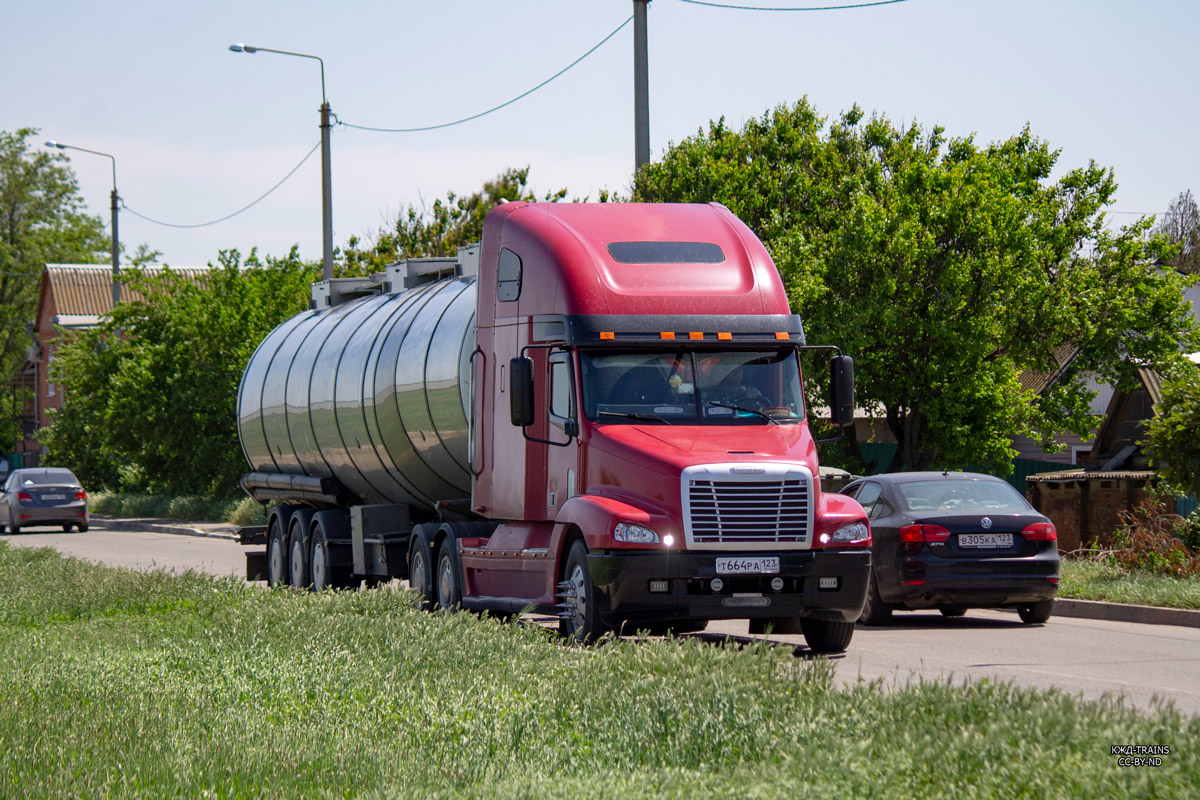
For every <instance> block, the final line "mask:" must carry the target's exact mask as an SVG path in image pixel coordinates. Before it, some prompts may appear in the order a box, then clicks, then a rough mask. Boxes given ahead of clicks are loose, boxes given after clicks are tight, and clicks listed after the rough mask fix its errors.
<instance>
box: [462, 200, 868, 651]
mask: <svg viewBox="0 0 1200 800" xmlns="http://www.w3.org/2000/svg"><path fill="white" fill-rule="evenodd" d="M478 293H479V294H478V298H479V300H478V317H477V326H478V327H477V349H476V351H475V354H474V356H473V358H472V367H473V372H472V385H473V387H474V393H473V398H474V399H473V403H474V406H475V409H476V413H474V414H472V417H471V418H472V420H473V429H472V432H471V443H472V453H471V461H472V470H473V471H474V472H475V480H474V484H473V492H472V510H473V511H474V513H476V514H478V515H480V516H481V517H485V518H488V519H492V520H496V521H497V522H499V523H500V524H499V526H498V527H497V529H496V530H495V531H494V532H493V533H492V534H491V535H490V536H489V537H487V538H486V539H483V538H479V537H476V538H467V539H463V540H461V541H460V542H459V547H458V551H459V552H458V556H459V564H458V565H454V566H457V568H458V572H459V573H460V574H461V577H462V585H461V587H460V588H461V599H462V602H463V604H464V605H466V606H468V607H477V608H496V607H505V608H509V609H512V610H517V609H519V608H524V607H526V606H530V605H532V606H534V607H535V608H538V609H540V610H543V611H553V612H555V613H558V614H559V615H560V617H561V618H562V620H563V623H562V626H563V629H564V632H566V633H567V634H569V635H573V636H579V637H581V638H585V639H591V638H595V637H596V636H598V635H600V634H602V633H603V632H605V631H608V630H613V629H619V628H621V627H622V626H623V627H624V629H625V630H633V629H636V628H638V627H650V628H656V627H662V626H670V625H674V626H675V627H676V628H677V629H686V628H688V627H690V626H696V625H698V624H702V623H703V622H704V621H706V620H709V619H722V618H745V617H749V618H751V620H752V621H757V624H755V625H753V627H757V628H761V627H764V626H766V625H770V626H773V627H774V629H775V630H777V631H780V632H783V631H785V630H794V629H796V628H800V629H803V630H804V631H805V633H806V634H807V633H808V632H809V631H812V632H813V634H812V635H811V636H810V637H809V638H810V640H811V641H810V643H811V642H812V641H815V642H817V643H818V644H819V645H821V646H822V647H821V649H840V648H839V647H836V646H831V645H837V644H839V643H840V642H841V639H843V638H844V639H845V640H846V641H848V638H849V636H848V633H849V631H850V630H852V625H853V620H854V619H855V618H856V617H857V615H858V613H859V612H860V611H861V607H862V602H863V598H864V595H865V591H866V576H867V569H868V565H869V562H870V555H869V549H868V547H869V543H870V533H869V528H868V526H867V520H866V515H865V513H864V512H863V511H862V509H861V507H859V506H858V505H857V503H855V502H854V501H853V500H850V499H849V498H846V497H843V496H842V495H839V494H833V493H829V494H827V493H824V492H822V491H821V486H820V481H819V479H818V477H817V476H818V471H817V457H816V447H815V444H814V441H813V437H812V435H811V432H810V428H809V425H808V418H807V412H806V409H805V404H804V392H803V385H802V377H801V369H800V360H799V351H800V349H801V348H803V347H805V346H806V342H805V336H804V330H803V326H802V324H801V321H800V319H799V317H797V316H795V315H793V314H792V313H791V310H790V308H789V307H788V302H787V296H786V292H785V290H784V287H783V285H782V282H781V281H780V278H779V275H778V272H777V271H776V269H775V267H774V264H773V263H772V262H771V259H770V257H769V256H768V254H767V252H766V250H765V248H764V247H763V246H762V244H761V243H760V242H759V240H758V239H757V238H756V237H755V236H754V234H753V233H752V232H750V230H749V229H748V228H747V227H746V226H745V225H744V224H743V223H741V221H740V220H738V219H737V218H736V217H735V216H734V215H733V214H731V213H730V212H729V211H728V210H727V209H725V208H724V207H723V206H720V205H717V204H713V205H708V206H697V205H640V204H613V205H604V204H598V205H587V204H525V203H508V204H504V205H502V206H501V207H499V208H498V209H496V210H495V211H493V212H492V214H491V215H489V217H488V219H487V221H486V222H485V229H484V239H483V242H482V255H481V260H480V273H479V286H478ZM845 391H846V389H843V392H845ZM850 405H851V406H852V401H851V402H850ZM796 632H799V631H796ZM842 646H844V645H842Z"/></svg>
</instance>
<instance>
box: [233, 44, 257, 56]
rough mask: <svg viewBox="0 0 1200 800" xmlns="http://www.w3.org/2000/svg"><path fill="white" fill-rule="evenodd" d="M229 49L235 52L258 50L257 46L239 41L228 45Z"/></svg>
mask: <svg viewBox="0 0 1200 800" xmlns="http://www.w3.org/2000/svg"><path fill="white" fill-rule="evenodd" d="M229 49H230V50H232V51H233V52H235V53H257V52H258V48H257V47H251V46H250V45H248V44H242V43H240V42H239V43H238V44H231V45H229Z"/></svg>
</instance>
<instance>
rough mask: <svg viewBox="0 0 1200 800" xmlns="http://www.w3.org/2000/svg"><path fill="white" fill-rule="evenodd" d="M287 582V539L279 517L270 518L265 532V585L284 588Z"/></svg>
mask: <svg viewBox="0 0 1200 800" xmlns="http://www.w3.org/2000/svg"><path fill="white" fill-rule="evenodd" d="M287 582H288V563H287V538H286V537H285V536H284V535H283V523H282V522H281V521H280V519H279V517H272V518H271V527H270V529H269V530H268V531H267V585H268V586H286V585H287Z"/></svg>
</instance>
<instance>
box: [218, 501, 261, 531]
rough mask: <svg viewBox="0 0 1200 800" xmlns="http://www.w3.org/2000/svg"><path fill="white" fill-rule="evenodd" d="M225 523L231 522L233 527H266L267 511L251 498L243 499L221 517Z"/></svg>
mask: <svg viewBox="0 0 1200 800" xmlns="http://www.w3.org/2000/svg"><path fill="white" fill-rule="evenodd" d="M222 519H224V520H225V521H226V522H231V523H233V524H234V525H266V524H267V510H266V506H264V505H262V504H260V503H258V502H256V501H255V500H254V498H252V497H243V498H242V499H241V500H238V501H236V504H235V505H233V506H232V507H231V508H230V509H229V511H228V512H227V513H226V514H225V516H223V517H222Z"/></svg>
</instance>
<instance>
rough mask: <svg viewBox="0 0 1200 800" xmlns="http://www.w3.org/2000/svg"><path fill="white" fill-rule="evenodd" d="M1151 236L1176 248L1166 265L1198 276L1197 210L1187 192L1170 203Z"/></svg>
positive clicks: (1199, 240)
mask: <svg viewBox="0 0 1200 800" xmlns="http://www.w3.org/2000/svg"><path fill="white" fill-rule="evenodd" d="M1154 232H1155V233H1157V234H1159V235H1160V236H1162V237H1164V238H1165V239H1166V240H1167V241H1169V242H1171V244H1173V245H1175V246H1176V248H1178V249H1177V250H1176V251H1175V252H1174V253H1173V254H1172V255H1171V256H1169V257H1168V258H1167V263H1168V264H1170V265H1171V266H1173V267H1175V268H1176V269H1178V270H1179V271H1180V272H1186V273H1189V274H1191V275H1200V208H1197V207H1196V200H1195V198H1193V197H1192V193H1191V191H1190V190H1189V191H1186V192H1183V193H1181V194H1180V195H1179V196H1178V197H1176V198H1175V199H1174V200H1172V201H1171V205H1170V206H1169V207H1168V208H1167V213H1166V214H1164V215H1163V218H1162V219H1161V220H1159V222H1158V225H1157V226H1156V227H1155V228H1154Z"/></svg>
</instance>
